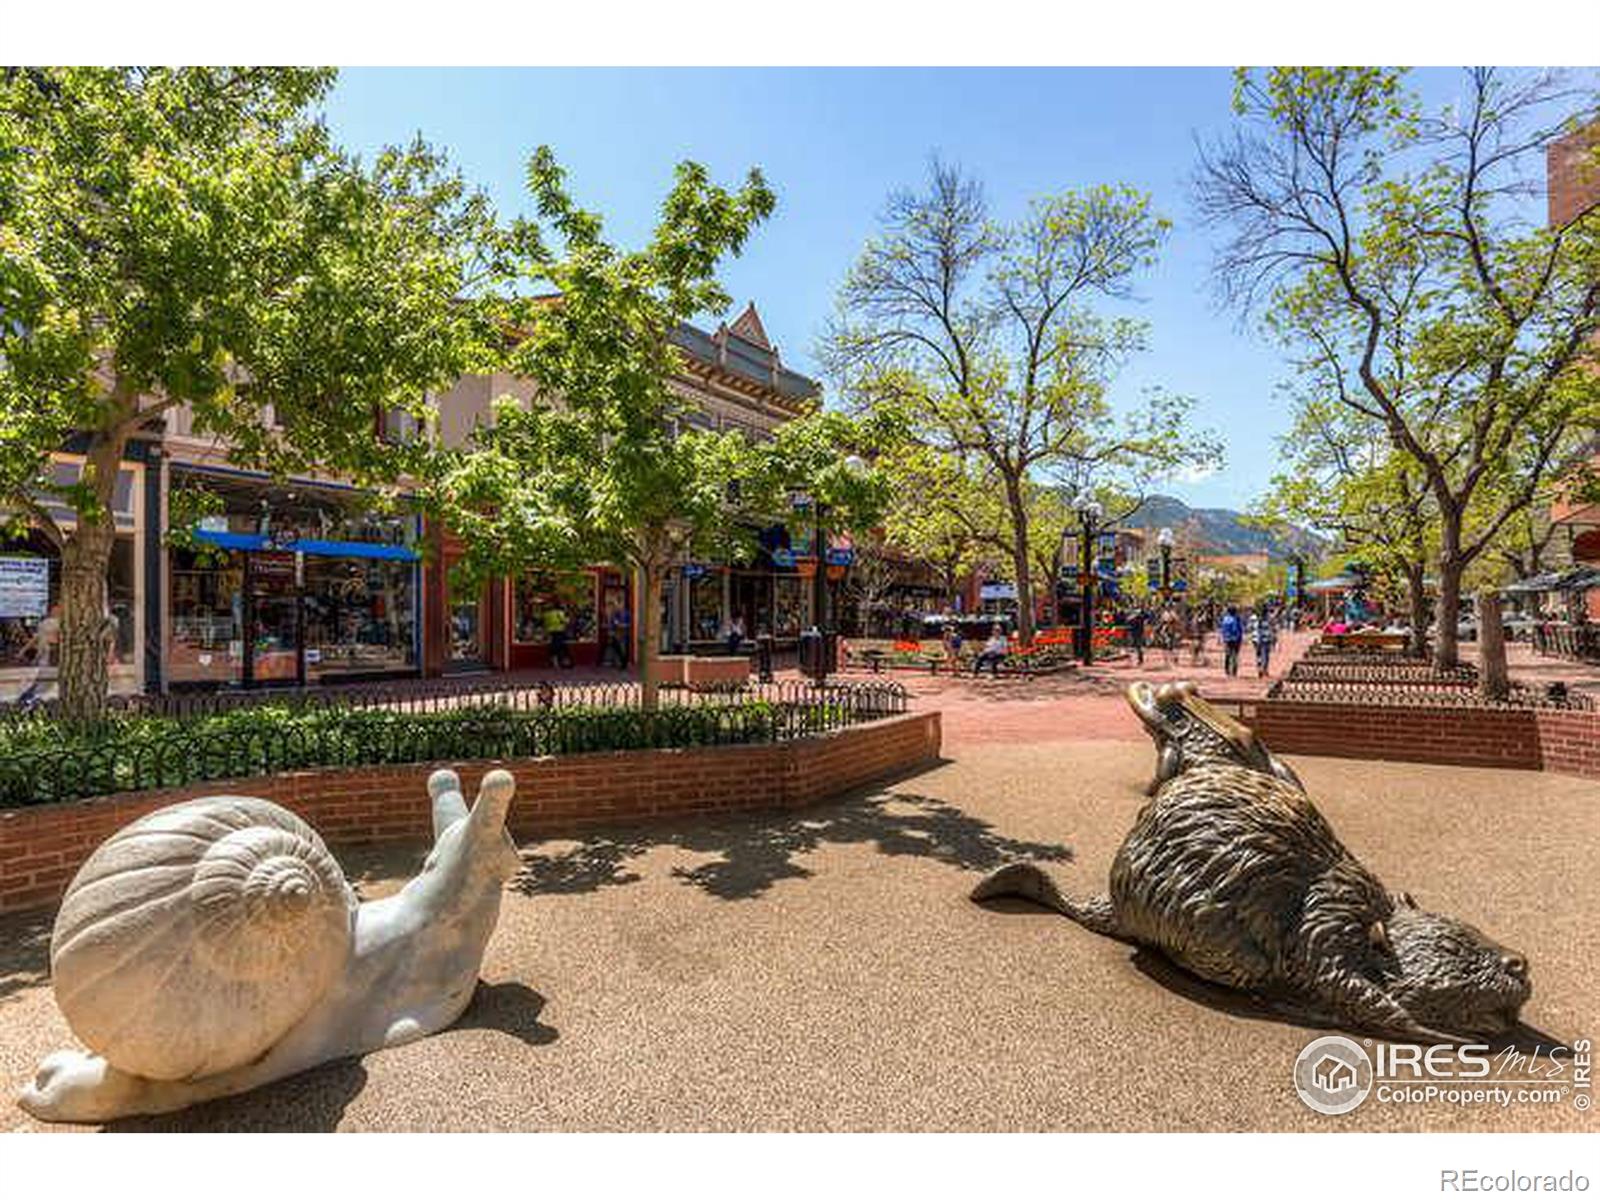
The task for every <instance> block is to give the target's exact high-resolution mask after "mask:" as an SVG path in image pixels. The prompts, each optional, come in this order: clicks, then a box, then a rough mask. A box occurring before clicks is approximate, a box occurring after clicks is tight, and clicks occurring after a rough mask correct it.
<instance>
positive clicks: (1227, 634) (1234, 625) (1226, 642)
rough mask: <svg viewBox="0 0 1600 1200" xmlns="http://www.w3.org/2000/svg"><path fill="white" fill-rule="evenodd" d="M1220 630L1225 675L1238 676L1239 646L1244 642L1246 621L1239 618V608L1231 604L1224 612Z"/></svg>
mask: <svg viewBox="0 0 1600 1200" xmlns="http://www.w3.org/2000/svg"><path fill="white" fill-rule="evenodd" d="M1219 631H1220V632H1221V634H1222V671H1223V673H1224V674H1225V675H1229V676H1237V675H1238V674H1239V648H1240V647H1241V646H1242V645H1243V644H1244V622H1243V621H1242V620H1240V619H1239V610H1238V609H1237V608H1235V607H1234V606H1233V605H1231V604H1230V605H1228V611H1227V612H1225V613H1223V614H1222V621H1221V624H1220V626H1219Z"/></svg>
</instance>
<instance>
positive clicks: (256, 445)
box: [0, 68, 493, 718]
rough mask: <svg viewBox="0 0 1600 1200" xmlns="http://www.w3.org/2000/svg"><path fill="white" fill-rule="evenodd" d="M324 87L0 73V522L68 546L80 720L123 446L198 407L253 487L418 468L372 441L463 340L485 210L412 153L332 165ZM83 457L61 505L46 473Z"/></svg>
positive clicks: (103, 647) (100, 657)
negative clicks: (329, 473) (277, 478)
mask: <svg viewBox="0 0 1600 1200" xmlns="http://www.w3.org/2000/svg"><path fill="white" fill-rule="evenodd" d="M332 78H333V75H332V72H330V71H325V70H277V69H263V70H253V69H181V70H178V69H172V70H168V69H98V68H93V69H90V68H85V69H77V68H72V69H55V68H38V69H17V68H11V69H6V70H4V71H0V506H3V507H4V508H5V509H7V510H9V511H10V512H11V513H13V514H15V517H14V518H13V519H14V522H15V521H31V522H33V523H34V524H36V525H37V526H38V527H39V528H40V529H42V530H43V531H44V533H45V534H46V536H48V537H49V538H50V539H51V540H52V541H54V542H55V543H56V545H57V546H58V547H59V548H60V552H61V563H62V632H61V674H60V689H61V703H62V709H63V712H64V714H65V715H66V716H68V717H72V718H90V717H94V716H95V715H97V714H98V713H99V712H100V711H101V710H102V708H103V706H104V703H105V697H106V691H107V639H108V635H109V626H110V621H109V618H108V616H107V612H108V609H107V604H106V571H107V566H108V563H109V560H110V556H111V552H112V548H113V541H114V537H115V522H114V519H113V516H112V511H111V507H112V499H113V495H114V489H115V486H116V479H117V474H118V470H119V465H120V463H121V460H122V457H123V451H124V449H125V448H126V446H127V444H128V442H129V440H130V439H131V438H134V437H137V436H140V435H141V434H148V433H149V432H150V431H153V430H157V429H159V423H160V421H161V419H162V418H163V417H165V416H167V415H168V414H171V413H173V412H174V410H178V409H187V410H188V412H189V413H190V415H191V417H192V425H193V428H194V429H195V430H196V431H197V432H200V433H204V434H216V435H220V436H221V437H222V438H223V439H225V440H226V441H227V442H228V443H229V444H230V445H231V447H232V450H231V454H232V457H233V459H234V461H236V462H239V463H241V464H243V465H250V466H257V467H262V468H265V469H267V470H270V471H274V472H278V473H282V472H286V471H289V470H293V469H303V468H308V467H319V468H323V469H331V470H334V471H339V472H342V473H344V474H346V475H347V476H349V477H350V478H352V479H355V480H358V481H363V482H370V481H383V480H392V479H394V478H395V477H396V476H397V474H398V473H399V472H401V471H402V470H404V469H405V468H406V467H407V466H408V465H412V464H413V462H414V459H415V457H416V455H417V453H419V450H418V448H417V447H395V446H391V445H388V444H386V443H384V442H382V441H380V440H378V439H376V438H375V437H374V429H375V421H376V419H377V416H378V414H379V413H380V412H383V411H384V410H388V409H394V408H401V407H404V408H411V409H413V410H418V411H420V404H421V398H422V393H423V391H424V390H425V389H427V388H429V387H433V386H436V385H439V384H442V383H445V382H448V381H449V380H451V379H453V378H454V377H455V376H456V375H457V374H458V373H459V372H460V370H461V369H462V366H463V364H464V362H465V361H466V360H467V357H468V355H469V353H470V347H471V345H472V344H473V343H474V341H475V336H474V335H475V333H476V332H477V330H478V326H477V324H476V320H475V309H474V307H473V306H472V305H471V304H466V303H462V302H461V301H460V297H462V296H463V294H464V293H466V292H468V291H470V289H471V288H472V286H473V284H474V281H475V280H478V279H480V278H483V277H486V276H487V275H488V274H489V273H490V272H491V269H492V265H493V263H492V258H493V256H492V253H490V252H489V250H488V249H487V248H488V247H490V246H491V244H492V243H491V240H490V239H488V238H486V237H481V236H480V235H482V234H484V233H485V231H486V230H487V228H488V227H489V225H490V223H491V214H490V213H489V211H488V209H487V207H486V205H485V202H484V201H483V200H482V199H481V198H480V197H477V196H473V195H471V194H469V193H468V191H467V189H466V188H465V187H464V186H463V185H462V183H461V181H460V180H459V179H458V178H456V177H454V176H453V175H451V174H449V173H448V172H447V171H446V170H445V169H444V165H443V163H442V162H441V161H440V160H439V158H438V157H437V156H436V155H434V154H433V153H432V152H430V151H429V150H428V149H427V148H426V147H425V146H423V145H421V144H416V145H412V146H410V147H408V148H406V149H404V150H390V151H386V152H385V153H383V154H381V155H380V156H379V157H378V158H377V159H376V161H374V162H373V163H371V164H370V165H364V164H362V163H361V162H359V161H357V160H356V159H355V158H353V157H351V156H350V155H348V154H346V153H344V152H342V151H341V150H339V149H338V148H337V147H336V146H335V145H333V143H332V142H331V140H330V138H329V136H328V133H327V130H326V129H325V128H324V127H323V125H322V124H321V123H320V122H319V121H317V120H315V119H314V118H313V116H312V115H311V113H312V110H313V107H314V106H315V105H316V104H317V102H318V101H319V100H320V99H321V98H322V97H323V96H324V95H325V93H326V92H327V89H328V87H329V85H330V84H331V82H332ZM268 414H270V416H271V419H270V420H268V419H267V415H268ZM80 436H81V437H82V438H83V439H84V442H85V446H84V450H83V453H84V455H85V459H86V461H85V463H84V466H83V469H82V472H81V474H80V475H79V476H78V478H77V479H76V480H75V481H74V482H72V483H71V484H70V485H66V486H63V485H60V484H58V483H56V482H55V481H54V479H53V478H52V477H51V475H50V473H49V471H48V469H47V467H48V460H49V456H50V454H51V453H52V452H53V451H57V450H60V449H62V448H63V446H64V444H65V443H66V442H67V441H68V439H69V438H74V437H80ZM49 501H54V502H56V503H59V504H62V505H65V506H66V507H67V508H68V509H70V510H71V512H72V514H73V520H72V522H71V524H70V527H65V528H64V527H63V525H62V524H61V523H58V522H57V521H55V520H54V519H52V517H51V514H50V511H49V510H48V508H47V507H46V504H47V502H49Z"/></svg>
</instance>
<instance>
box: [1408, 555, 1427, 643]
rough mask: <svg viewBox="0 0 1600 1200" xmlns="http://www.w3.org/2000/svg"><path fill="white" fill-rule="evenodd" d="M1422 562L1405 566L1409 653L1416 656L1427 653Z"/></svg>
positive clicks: (1425, 598) (1424, 587) (1425, 595)
mask: <svg viewBox="0 0 1600 1200" xmlns="http://www.w3.org/2000/svg"><path fill="white" fill-rule="evenodd" d="M1424 574H1425V570H1424V566H1423V564H1422V563H1416V564H1413V565H1410V566H1407V567H1406V594H1407V596H1408V598H1409V599H1410V602H1411V647H1410V648H1411V653H1412V654H1414V655H1416V656H1417V657H1418V658H1425V657H1427V654H1428V585H1427V584H1426V583H1425V582H1424V580H1423V576H1424Z"/></svg>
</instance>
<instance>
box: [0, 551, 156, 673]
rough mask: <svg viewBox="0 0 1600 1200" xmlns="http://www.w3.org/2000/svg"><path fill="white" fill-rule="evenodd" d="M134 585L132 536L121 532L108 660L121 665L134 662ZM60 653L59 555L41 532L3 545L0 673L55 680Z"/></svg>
mask: <svg viewBox="0 0 1600 1200" xmlns="http://www.w3.org/2000/svg"><path fill="white" fill-rule="evenodd" d="M135 584H136V572H135V558H134V553H133V537H132V536H131V535H128V534H123V535H121V536H119V537H118V538H117V539H116V541H115V542H113V543H112V547H111V562H110V565H109V566H108V567H107V569H106V608H107V615H108V616H110V617H111V619H112V621H113V622H114V623H115V629H114V631H113V634H112V638H111V645H110V647H109V650H110V654H109V658H110V661H111V662H112V663H115V664H118V665H123V666H126V665H130V664H132V663H133V661H134V637H135V633H136V629H137V627H136V625H135V621H136V614H135V598H134V597H135ZM60 652H61V555H60V552H59V551H58V550H57V549H56V547H55V545H54V543H52V542H51V541H50V539H49V538H47V537H46V536H45V535H44V534H43V533H41V532H39V531H37V530H33V531H30V532H29V533H28V534H27V535H26V536H25V537H22V538H15V539H10V540H4V541H0V669H8V670H13V671H18V670H20V671H25V672H37V673H39V674H40V676H41V678H44V679H50V680H53V679H54V678H55V675H56V669H57V667H59V666H60Z"/></svg>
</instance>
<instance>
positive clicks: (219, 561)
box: [167, 548, 244, 684]
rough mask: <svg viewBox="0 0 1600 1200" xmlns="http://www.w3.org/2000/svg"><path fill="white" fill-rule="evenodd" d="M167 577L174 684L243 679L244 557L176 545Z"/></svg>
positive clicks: (169, 667)
mask: <svg viewBox="0 0 1600 1200" xmlns="http://www.w3.org/2000/svg"><path fill="white" fill-rule="evenodd" d="M168 577H169V580H170V587H171V597H172V631H171V636H170V639H169V647H170V648H169V650H168V654H167V672H168V676H169V678H170V679H171V680H172V682H174V683H221V684H235V683H239V682H240V681H241V680H242V679H243V677H244V555H243V554H240V553H239V552H237V551H233V550H209V551H204V552H195V551H191V550H181V549H176V548H175V549H174V550H173V551H172V557H171V569H170V571H169V575H168Z"/></svg>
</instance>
